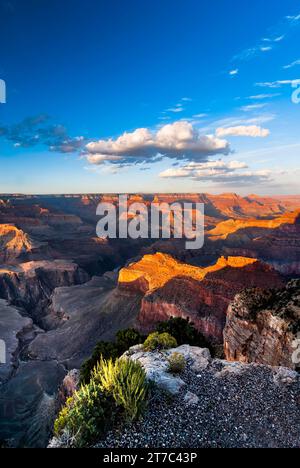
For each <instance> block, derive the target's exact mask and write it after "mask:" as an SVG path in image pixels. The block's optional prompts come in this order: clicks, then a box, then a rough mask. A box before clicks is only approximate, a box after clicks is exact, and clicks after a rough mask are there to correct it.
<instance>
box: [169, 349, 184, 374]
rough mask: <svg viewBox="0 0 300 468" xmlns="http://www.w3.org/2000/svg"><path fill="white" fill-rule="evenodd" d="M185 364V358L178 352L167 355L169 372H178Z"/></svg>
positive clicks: (182, 369) (181, 370)
mask: <svg viewBox="0 0 300 468" xmlns="http://www.w3.org/2000/svg"><path fill="white" fill-rule="evenodd" d="M185 366H186V360H185V358H184V356H183V355H182V354H180V353H173V354H171V356H170V357H169V372H171V373H172V374H180V372H183V371H184V369H185Z"/></svg>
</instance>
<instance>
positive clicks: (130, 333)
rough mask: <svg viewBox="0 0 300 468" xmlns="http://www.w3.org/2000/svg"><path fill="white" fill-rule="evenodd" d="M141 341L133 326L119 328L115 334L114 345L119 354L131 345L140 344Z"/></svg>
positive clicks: (141, 338)
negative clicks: (124, 328)
mask: <svg viewBox="0 0 300 468" xmlns="http://www.w3.org/2000/svg"><path fill="white" fill-rule="evenodd" d="M142 342H143V337H142V336H141V335H140V333H139V332H138V331H137V330H135V329H134V328H128V329H126V330H120V331H118V333H117V334H116V345H117V348H118V352H119V355H120V356H121V355H122V354H124V353H125V351H127V350H128V349H129V348H131V347H132V346H135V345H138V344H141V343H142Z"/></svg>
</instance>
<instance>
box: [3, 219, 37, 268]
mask: <svg viewBox="0 0 300 468" xmlns="http://www.w3.org/2000/svg"><path fill="white" fill-rule="evenodd" d="M40 246H41V244H40V243H38V242H36V241H34V240H33V239H31V238H30V236H29V235H28V234H26V233H25V232H23V231H22V230H21V229H18V228H16V227H15V226H13V225H10V224H0V262H1V263H10V262H15V261H16V260H17V259H18V258H20V257H21V256H25V254H27V253H29V252H32V251H34V250H35V249H37V248H38V247H40Z"/></svg>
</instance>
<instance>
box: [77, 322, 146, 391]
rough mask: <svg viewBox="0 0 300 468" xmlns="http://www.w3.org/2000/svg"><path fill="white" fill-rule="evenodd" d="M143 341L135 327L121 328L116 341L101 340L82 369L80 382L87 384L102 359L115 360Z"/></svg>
mask: <svg viewBox="0 0 300 468" xmlns="http://www.w3.org/2000/svg"><path fill="white" fill-rule="evenodd" d="M142 342H143V337H142V336H141V335H140V333H139V332H138V331H137V330H135V329H134V328H128V329H126V330H120V331H119V332H118V333H117V334H116V342H115V343H111V342H107V341H100V342H99V343H98V344H97V345H96V347H95V349H94V351H93V354H92V356H91V357H90V359H87V360H86V361H85V362H84V363H83V364H82V366H81V369H80V383H81V384H87V383H89V381H90V379H91V374H92V371H93V369H94V367H95V366H96V365H97V363H98V362H99V361H100V360H101V359H105V360H109V359H112V360H113V361H115V360H116V359H117V358H118V357H120V356H122V354H124V353H125V351H127V350H128V349H129V348H131V347H132V346H135V345H137V344H141V343H142Z"/></svg>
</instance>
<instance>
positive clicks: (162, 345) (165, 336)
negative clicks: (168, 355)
mask: <svg viewBox="0 0 300 468" xmlns="http://www.w3.org/2000/svg"><path fill="white" fill-rule="evenodd" d="M176 347H177V341H176V339H175V338H174V337H173V336H171V335H170V334H169V333H158V332H155V333H151V335H149V336H148V338H147V339H146V341H145V343H144V348H145V350H146V351H155V350H160V349H169V348H176Z"/></svg>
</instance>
